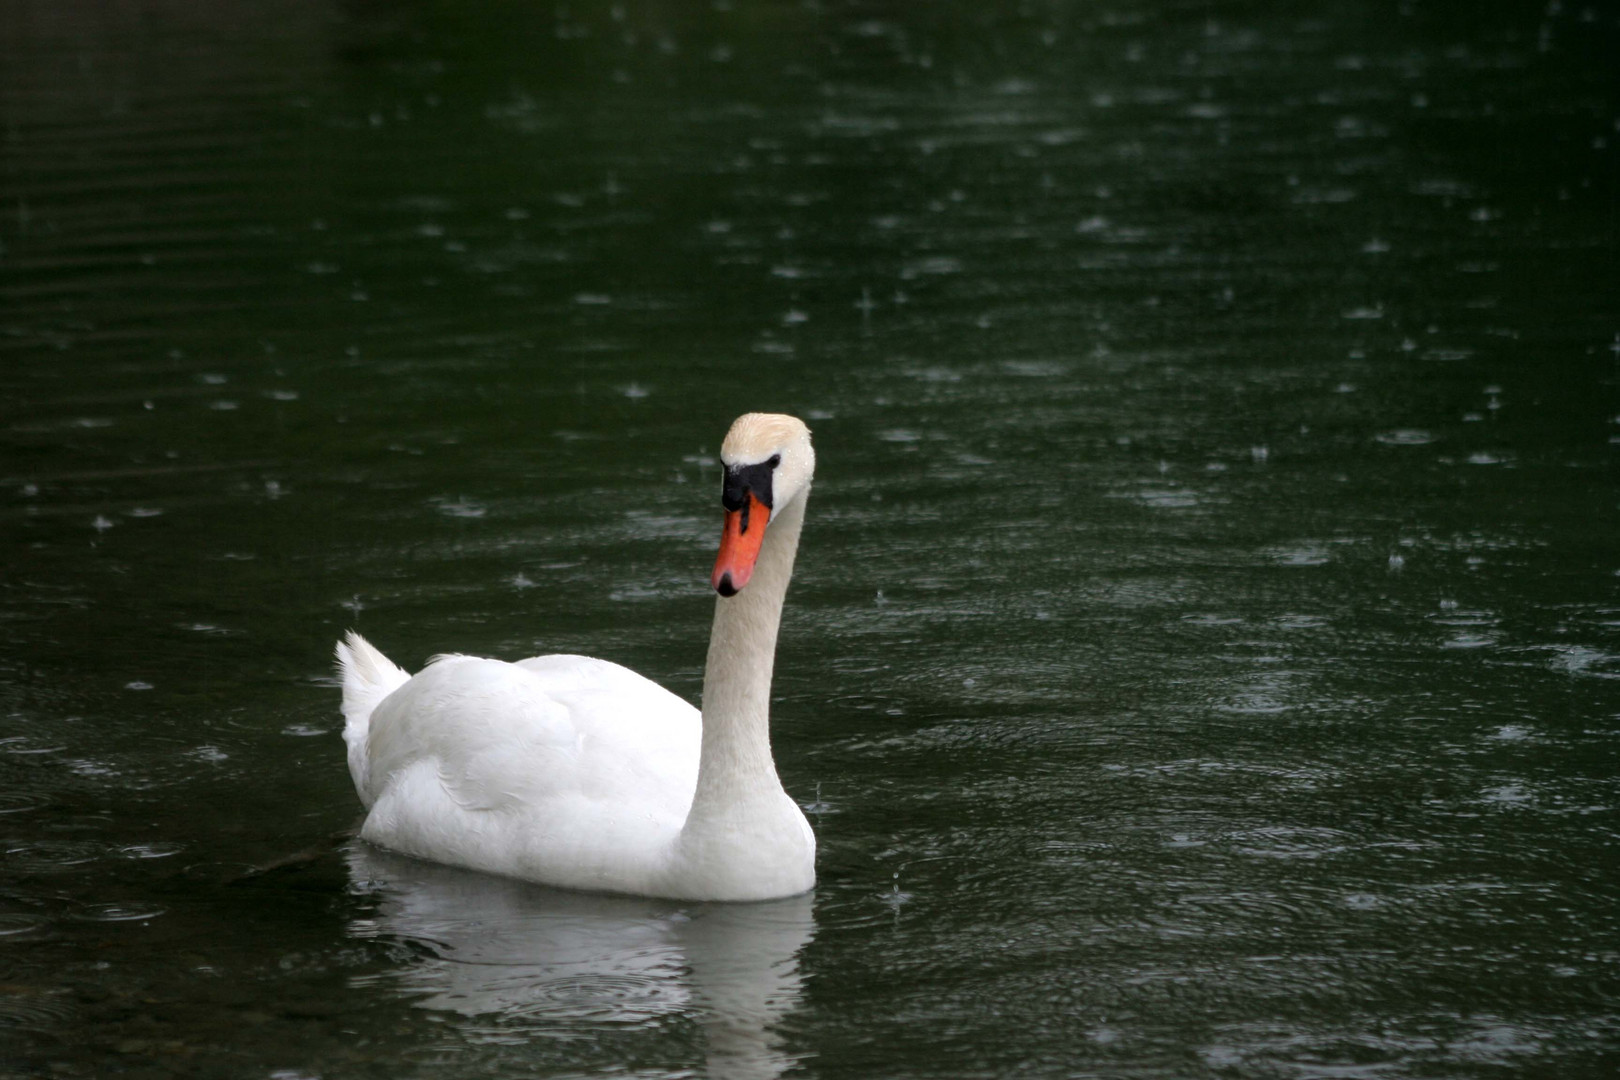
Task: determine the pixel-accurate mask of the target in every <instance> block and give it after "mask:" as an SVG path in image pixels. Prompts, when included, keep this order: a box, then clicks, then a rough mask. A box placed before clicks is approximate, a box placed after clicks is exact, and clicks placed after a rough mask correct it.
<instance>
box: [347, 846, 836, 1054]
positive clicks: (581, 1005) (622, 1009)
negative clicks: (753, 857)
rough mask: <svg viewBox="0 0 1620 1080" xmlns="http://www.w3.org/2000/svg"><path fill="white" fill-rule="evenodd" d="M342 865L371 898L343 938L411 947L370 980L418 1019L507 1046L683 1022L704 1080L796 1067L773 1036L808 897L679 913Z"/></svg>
mask: <svg viewBox="0 0 1620 1080" xmlns="http://www.w3.org/2000/svg"><path fill="white" fill-rule="evenodd" d="M347 857H348V863H349V877H350V882H351V885H352V887H353V888H354V889H355V890H356V891H357V892H362V893H367V894H370V895H372V896H374V897H375V898H376V900H377V907H376V912H375V915H374V916H372V917H368V918H364V919H356V920H354V921H353V922H352V923H351V924H350V933H351V934H353V935H354V936H356V937H367V938H392V939H399V940H406V941H410V942H412V943H413V944H415V945H417V946H420V947H422V948H421V950H420V955H419V956H418V957H417V958H416V959H414V960H413V961H412V962H411V963H410V964H409V965H408V966H406V967H403V968H400V969H398V970H396V971H393V972H390V973H388V974H386V975H384V976H381V978H382V979H386V980H388V981H390V982H392V983H393V984H394V985H396V986H398V987H399V988H400V989H401V990H402V991H404V992H405V993H406V994H408V995H410V996H412V997H415V998H417V1004H418V1005H420V1006H421V1007H422V1008H427V1009H437V1010H445V1011H452V1012H456V1013H460V1014H462V1015H463V1016H468V1017H479V1018H483V1019H486V1020H489V1021H493V1022H494V1025H495V1026H496V1027H498V1029H499V1032H500V1035H502V1036H505V1037H508V1038H514V1039H518V1038H523V1037H525V1036H541V1035H550V1036H556V1035H559V1034H572V1035H575V1036H578V1035H582V1034H585V1033H586V1030H587V1029H590V1028H593V1027H599V1026H603V1025H612V1026H614V1027H618V1028H620V1029H621V1030H622V1028H623V1026H624V1025H626V1024H650V1023H656V1022H657V1021H659V1020H662V1019H667V1018H670V1017H674V1016H685V1017H690V1018H691V1019H693V1020H695V1021H697V1022H698V1023H699V1024H700V1026H701V1027H702V1029H703V1031H704V1034H705V1036H706V1041H707V1059H708V1075H710V1076H712V1077H716V1078H731V1077H736V1078H739V1080H745V1078H754V1077H776V1076H779V1075H781V1073H782V1072H783V1071H784V1070H785V1069H786V1068H788V1067H789V1066H790V1065H792V1064H794V1063H795V1061H796V1058H794V1057H793V1056H792V1055H789V1054H788V1053H786V1052H785V1051H784V1050H783V1049H782V1046H781V1040H780V1038H779V1037H778V1036H777V1034H776V1031H775V1029H776V1026H777V1024H778V1023H779V1021H781V1019H782V1018H783V1017H784V1016H786V1015H787V1014H789V1013H791V1012H792V1011H794V1009H796V1008H797V1007H798V1005H799V999H800V996H801V992H802V988H801V983H802V978H801V976H800V974H799V953H800V951H801V950H802V949H803V948H804V946H805V945H807V944H809V942H810V940H811V938H812V937H813V936H814V935H815V920H814V917H813V916H812V914H811V901H812V896H811V894H805V895H802V896H795V897H790V898H788V899H786V900H771V901H765V902H760V903H748V904H701V903H680V902H676V901H669V900H647V899H639V898H633V897H620V896H599V895H593V894H588V893H574V892H564V891H561V890H557V889H549V888H546V887H544V886H540V885H533V884H529V883H527V882H520V881H511V880H507V879H505V878H498V877H491V876H489V875H486V874H476V873H472V872H469V871H466V870H459V869H456V868H454V867H448V866H439V865H435V864H433V863H425V862H420V861H417V860H415V859H409V858H405V857H402V856H398V855H392V854H389V853H388V852H385V851H382V850H380V849H377V848H373V847H371V846H370V845H367V844H364V843H354V844H352V845H350V847H349V850H348V854H347ZM371 978H377V977H371ZM492 1034H493V1033H492Z"/></svg>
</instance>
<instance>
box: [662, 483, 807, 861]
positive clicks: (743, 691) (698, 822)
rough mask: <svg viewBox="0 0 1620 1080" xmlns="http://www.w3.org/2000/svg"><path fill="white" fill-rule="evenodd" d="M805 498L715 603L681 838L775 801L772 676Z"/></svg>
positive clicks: (774, 520)
mask: <svg viewBox="0 0 1620 1080" xmlns="http://www.w3.org/2000/svg"><path fill="white" fill-rule="evenodd" d="M808 495H809V492H808V491H801V492H800V493H799V497H798V498H796V499H794V500H793V501H792V503H790V504H789V505H788V506H786V507H784V508H783V509H782V512H781V513H780V514H778V515H773V516H772V517H771V519H770V524H769V525H768V526H767V528H766V531H765V542H764V544H763V545H762V546H761V548H760V552H759V561H758V562H757V563H756V564H755V566H754V575H753V578H752V579H751V580H750V581H749V582H748V585H747V587H745V588H744V589H743V590H742V591H741V592H739V593H738V594H737V595H736V596H732V597H721V598H719V599H717V600H716V601H715V609H714V629H713V631H712V632H711V633H710V635H709V661H708V666H707V668H706V669H705V671H704V674H703V751H702V755H701V756H700V757H699V759H698V778H697V792H696V794H695V796H694V797H693V800H692V809H691V812H690V813H689V814H688V815H687V819H686V828H685V831H686V832H688V833H691V832H693V831H694V830H696V829H698V828H700V827H701V826H702V825H703V824H704V823H706V822H713V823H716V824H718V823H719V822H720V821H735V819H736V817H737V815H739V814H741V813H747V812H748V810H749V805H750V804H754V807H755V808H757V807H758V805H759V803H761V802H767V803H768V802H770V801H772V800H773V799H774V800H777V801H779V800H780V799H781V797H782V783H781V781H780V780H778V779H777V777H776V763H775V761H774V760H773V759H772V757H771V668H772V666H773V665H774V664H775V662H776V632H777V629H778V627H779V626H780V625H781V622H782V601H783V600H784V599H785V598H786V596H787V588H788V579H789V578H791V577H792V576H793V558H794V555H795V554H797V552H798V549H799V531H800V530H801V529H802V528H803V526H804V503H805V498H806V497H807V496H808Z"/></svg>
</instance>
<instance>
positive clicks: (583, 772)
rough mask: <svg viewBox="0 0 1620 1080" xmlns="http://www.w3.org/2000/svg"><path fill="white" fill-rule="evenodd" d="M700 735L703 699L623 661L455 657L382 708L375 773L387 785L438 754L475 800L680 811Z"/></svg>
mask: <svg viewBox="0 0 1620 1080" xmlns="http://www.w3.org/2000/svg"><path fill="white" fill-rule="evenodd" d="M700 741H701V731H700V720H699V717H698V713H697V710H696V709H694V708H693V707H692V706H691V705H689V704H687V703H686V702H684V701H682V700H681V699H680V698H678V697H676V696H675V695H674V694H671V693H670V692H669V691H667V690H665V689H664V688H663V687H661V686H659V685H658V684H657V683H654V682H652V681H651V680H649V679H645V678H643V677H642V676H640V675H637V674H636V673H635V672H633V671H630V670H629V669H628V668H623V667H620V666H619V665H617V664H612V663H608V662H607V661H604V660H595V659H592V658H590V657H583V656H545V657H536V658H534V659H532V660H525V661H522V662H521V663H518V664H508V663H504V662H502V661H499V660H485V659H481V658H477V657H467V656H447V657H443V658H440V659H438V660H436V661H435V662H434V663H432V664H430V665H429V666H428V667H427V668H425V669H424V670H423V671H422V672H421V673H420V674H418V675H417V676H416V677H415V678H414V679H412V680H411V681H410V682H409V683H407V684H406V685H405V686H403V687H401V688H400V689H399V690H397V691H396V692H395V693H394V694H392V695H390V696H389V698H388V699H387V700H386V701H384V702H383V704H382V705H380V706H379V707H378V708H377V711H376V713H375V714H374V716H373V718H372V728H371V736H370V745H369V752H370V757H371V768H370V774H369V780H370V783H371V785H372V786H373V787H374V788H375V791H374V792H373V794H374V796H375V795H379V794H381V792H382V791H383V790H386V789H387V787H388V785H389V783H390V780H391V777H393V776H396V775H400V774H402V773H403V771H404V770H406V769H408V768H411V767H412V766H415V765H418V764H425V763H428V762H431V763H432V767H433V769H434V771H435V773H436V775H437V777H438V781H439V784H440V785H441V786H442V788H443V790H444V794H445V795H446V796H448V797H449V798H450V799H451V800H452V801H453V802H454V803H455V804H456V805H457V806H459V807H461V808H462V809H464V810H499V809H501V808H503V807H507V806H515V807H524V808H526V809H528V810H538V809H540V808H542V807H545V806H547V805H548V804H551V803H553V802H554V801H556V800H563V801H571V800H575V799H584V800H605V801H609V802H616V803H620V804H623V809H625V810H627V811H631V812H632V813H634V812H638V811H639V812H653V813H659V814H675V815H678V816H679V815H684V814H685V811H686V805H687V803H688V802H689V801H690V799H691V792H692V788H693V785H694V784H695V782H696V777H697V757H698V751H699V743H700Z"/></svg>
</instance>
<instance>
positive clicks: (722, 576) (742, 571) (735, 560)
mask: <svg viewBox="0 0 1620 1080" xmlns="http://www.w3.org/2000/svg"><path fill="white" fill-rule="evenodd" d="M770 520H771V508H770V507H768V506H766V505H765V504H764V503H762V502H760V501H759V500H758V499H756V498H754V493H753V492H752V491H750V492H749V493H748V501H747V502H746V503H744V504H743V506H742V508H741V509H738V510H727V511H726V526H725V531H723V532H722V533H721V534H720V557H719V558H717V559H715V560H714V574H713V575H712V576H711V577H710V578H709V582H710V584H712V585H713V586H714V591H715V592H717V593H719V594H720V595H721V596H736V595H737V592H738V591H739V590H740V589H741V588H742V587H743V586H744V585H747V584H748V579H749V578H751V577H753V576H754V562H755V561H756V560H757V559H758V558H759V546H760V544H762V543H764V542H765V525H766V523H767V522H769V521H770Z"/></svg>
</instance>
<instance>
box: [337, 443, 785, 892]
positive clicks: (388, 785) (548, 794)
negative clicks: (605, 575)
mask: <svg viewBox="0 0 1620 1080" xmlns="http://www.w3.org/2000/svg"><path fill="white" fill-rule="evenodd" d="M720 461H721V465H722V466H723V468H724V479H723V482H722V487H721V497H720V502H721V505H722V506H723V508H724V510H725V521H724V526H723V530H722V533H721V540H720V554H719V557H718V558H717V559H716V561H715V565H714V572H713V575H712V576H711V578H710V582H711V584H712V585H713V587H714V590H715V592H717V593H718V594H719V596H718V598H717V599H716V601H715V611H714V626H713V629H712V630H711V632H710V635H709V655H708V663H707V666H706V668H705V670H704V675H703V711H702V712H701V713H699V712H698V710H697V709H695V708H693V707H692V706H691V705H690V704H688V703H687V702H685V701H684V700H682V699H681V698H679V697H677V696H676V695H675V694H673V693H671V692H670V691H668V690H666V689H664V688H663V687H661V686H659V685H658V684H657V683H655V682H653V681H651V680H650V679H647V678H645V677H643V676H641V675H638V674H636V673H635V672H633V671H631V670H629V669H628V668H625V667H621V666H619V665H618V664H614V663H610V662H608V661H606V660H597V659H594V658H592V657H588V656H570V655H552V656H536V657H531V658H529V659H527V660H519V661H517V662H516V663H506V662H504V661H501V660H487V659H484V658H481V657H473V656H461V655H453V654H452V655H444V656H436V657H434V658H433V659H431V660H429V661H428V664H427V666H426V667H424V668H423V669H422V670H421V671H419V672H417V673H416V674H415V675H408V674H406V673H405V672H404V671H403V670H401V669H400V668H399V667H398V666H396V665H395V664H394V663H392V662H391V661H390V660H388V659H387V657H385V656H383V654H382V653H380V652H379V651H377V649H376V648H374V647H373V646H372V645H371V644H370V643H369V642H367V641H366V640H365V639H364V638H362V637H361V636H360V635H359V634H357V633H355V632H354V631H352V630H351V631H349V633H348V634H347V636H346V637H345V639H344V640H343V641H341V642H339V643H338V645H337V660H338V669H339V674H340V676H341V678H342V684H343V716H344V728H343V739H344V742H345V743H347V745H348V761H349V773H350V775H351V776H352V777H353V779H354V786H355V790H356V791H357V792H358V793H359V795H360V801H361V803H363V804H364V805H365V807H366V811H367V813H366V819H365V824H364V825H362V826H361V829H360V836H361V838H362V839H364V840H367V841H369V842H371V843H373V844H376V845H378V846H380V847H385V848H390V849H392V850H394V851H398V852H401V853H403V854H406V855H413V856H416V857H418V858H422V859H427V860H430V861H433V862H439V863H448V864H450V865H453V866H462V867H466V868H468V869H472V870H480V871H484V872H487V873H492V874H500V875H503V876H506V877H513V878H521V879H524V880H528V881H535V882H540V883H542V884H546V885H553V886H558V887H561V888H567V889H580V890H588V891H596V892H612V893H627V894H631V895H637V896H653V897H664V898H669V899H678V900H768V899H775V898H779V897H786V896H795V895H798V894H799V893H803V892H806V891H807V890H809V889H810V887H811V886H813V885H814V884H815V880H816V871H815V859H816V838H815V834H814V833H813V832H811V830H810V823H809V822H807V821H806V820H805V817H804V814H803V812H801V811H800V809H799V807H798V804H796V803H795V802H794V801H793V800H792V799H791V798H790V797H789V796H788V794H787V793H786V792H785V791H783V790H782V783H781V781H780V780H779V779H778V778H777V775H776V765H775V762H774V760H773V759H772V757H771V742H770V691H771V668H772V665H773V663H774V662H775V659H776V635H777V630H778V627H779V626H780V623H781V618H782V601H783V599H784V597H785V596H786V594H787V587H788V579H789V578H790V577H791V576H792V574H793V560H794V556H795V554H796V553H797V551H798V546H799V533H800V530H801V528H802V527H803V525H804V506H805V501H806V499H807V497H808V496H809V493H810V481H811V478H812V476H813V474H814V472H815V463H816V457H815V451H814V450H813V449H812V448H811V445H810V429H809V428H807V427H806V426H805V424H804V422H803V421H801V420H799V419H797V418H796V417H792V416H785V415H781V414H776V413H748V414H745V415H743V416H741V417H738V419H737V420H736V422H735V423H733V424H732V425H731V429H730V431H729V432H727V434H726V438H725V441H724V443H722V445H721V449H720Z"/></svg>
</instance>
